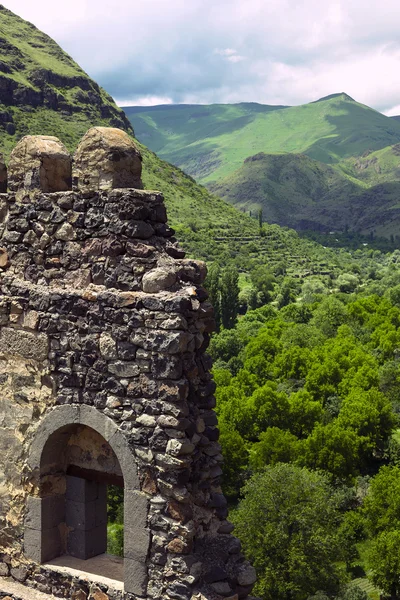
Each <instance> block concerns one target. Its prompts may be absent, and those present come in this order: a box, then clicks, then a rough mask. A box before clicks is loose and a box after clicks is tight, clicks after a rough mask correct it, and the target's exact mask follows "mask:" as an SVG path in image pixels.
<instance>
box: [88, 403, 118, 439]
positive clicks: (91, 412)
mask: <svg viewBox="0 0 400 600" xmlns="http://www.w3.org/2000/svg"><path fill="white" fill-rule="evenodd" d="M79 421H80V423H81V425H86V426H87V427H91V428H92V429H94V430H95V431H97V432H98V433H99V434H100V435H101V436H102V437H103V438H104V439H105V440H106V442H108V441H109V440H110V438H111V437H112V436H113V435H114V434H115V433H116V431H118V427H117V426H116V424H115V423H114V421H112V420H111V419H110V418H109V417H106V416H105V415H104V414H103V413H101V412H100V411H99V410H97V409H96V408H94V407H93V406H86V405H84V404H83V405H82V406H81V407H80V417H79Z"/></svg>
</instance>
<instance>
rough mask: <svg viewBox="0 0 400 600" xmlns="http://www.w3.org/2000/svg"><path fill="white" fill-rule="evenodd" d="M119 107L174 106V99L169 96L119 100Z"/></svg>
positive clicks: (117, 100)
mask: <svg viewBox="0 0 400 600" xmlns="http://www.w3.org/2000/svg"><path fill="white" fill-rule="evenodd" d="M116 102H117V104H118V106H132V105H135V106H157V105H159V104H173V101H172V98H169V97H168V96H141V97H139V98H138V97H134V98H125V99H118V98H116Z"/></svg>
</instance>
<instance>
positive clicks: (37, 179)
mask: <svg viewBox="0 0 400 600" xmlns="http://www.w3.org/2000/svg"><path fill="white" fill-rule="evenodd" d="M71 186H72V160H71V156H70V154H69V152H68V150H67V148H66V147H65V146H64V144H62V143H61V142H60V140H59V139H58V138H56V137H53V136H48V135H27V136H25V137H23V138H22V140H21V141H20V142H19V143H18V144H17V145H16V147H15V148H14V150H13V151H12V153H11V156H10V162H9V165H8V188H9V190H10V191H14V192H18V191H25V192H32V191H35V190H36V191H42V192H45V193H51V192H61V191H66V190H70V189H71Z"/></svg>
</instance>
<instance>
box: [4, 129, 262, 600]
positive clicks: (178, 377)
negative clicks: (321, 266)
mask: <svg viewBox="0 0 400 600" xmlns="http://www.w3.org/2000/svg"><path fill="white" fill-rule="evenodd" d="M3 162H4V161H3ZM0 184H1V186H2V191H5V190H7V189H8V190H9V191H8V193H1V194H0V391H1V393H0V576H1V578H3V579H1V578H0V597H4V596H5V595H7V593H6V591H7V590H4V591H3V592H2V591H1V590H2V581H3V582H4V586H3V587H4V588H6V587H7V586H6V582H10V585H11V582H12V580H13V581H15V582H20V583H22V584H24V585H25V586H28V587H30V588H35V589H36V592H35V593H38V594H39V593H45V594H53V595H54V596H56V597H62V598H72V599H75V600H85V599H86V598H94V599H95V600H107V598H109V599H115V600H121V599H122V598H125V599H129V600H134V599H136V598H148V599H149V600H150V599H151V600H158V599H161V598H163V599H171V600H219V599H221V598H225V599H226V600H227V599H230V600H237V599H238V598H240V599H244V598H246V597H247V596H248V595H249V594H250V593H251V590H252V586H253V585H254V582H255V572H254V569H253V568H252V567H251V566H250V565H249V563H248V562H246V561H245V559H244V558H243V556H242V555H241V551H240V543H239V541H238V540H237V539H236V538H235V537H233V535H231V532H232V529H233V527H232V525H231V524H230V523H229V521H227V520H226V517H227V505H226V500H225V498H224V496H223V494H222V492H221V487H220V476H221V464H222V456H221V450H220V446H219V444H218V429H217V418H216V415H215V413H214V411H213V409H214V406H215V398H214V395H213V394H214V391H215V385H214V382H213V380H212V377H211V375H210V367H211V363H210V359H209V357H208V356H207V354H206V353H205V350H206V348H207V345H208V340H209V336H210V333H211V332H212V330H213V327H214V321H213V311H212V307H211V305H210V304H209V303H208V302H207V293H206V291H205V290H204V289H203V288H202V287H201V284H202V282H203V281H204V277H205V274H206V268H205V265H204V264H203V263H202V262H198V261H195V260H190V259H185V258H184V252H183V251H182V250H181V249H180V248H179V246H178V245H177V243H176V241H175V239H174V237H173V234H174V232H173V230H172V229H170V228H169V227H168V224H167V217H166V211H165V207H164V203H163V198H162V196H161V194H160V193H158V192H150V191H143V190H142V183H141V156H140V153H139V151H138V150H137V148H136V146H135V145H134V143H133V141H132V140H131V139H130V138H129V137H128V135H127V134H125V133H124V132H122V131H120V130H117V129H108V128H102V127H95V128H93V129H91V130H89V131H88V132H87V134H86V135H85V136H84V137H83V139H82V141H81V143H80V145H79V147H78V149H77V151H76V153H75V156H74V159H73V160H72V159H71V157H70V155H69V153H68V151H67V150H66V148H65V147H64V146H63V144H61V142H60V141H59V140H58V139H57V138H54V137H47V136H27V137H25V138H23V139H22V140H21V141H20V142H19V144H18V145H17V147H16V148H15V149H14V151H13V152H12V155H11V158H10V161H9V166H8V172H7V170H6V168H5V165H4V164H1V165H0ZM109 484H113V485H119V486H121V487H122V486H123V488H124V511H125V512H124V514H125V517H124V559H123V565H124V576H123V579H124V582H123V586H124V588H123V591H122V589H120V588H119V589H118V586H116V587H115V588H114V586H113V585H112V583H110V584H107V585H105V584H103V585H102V584H96V585H94V584H93V583H92V582H91V579H90V575H85V576H83V575H82V576H79V575H77V574H71V573H69V572H68V570H65V569H60V570H59V571H58V570H57V569H55V568H54V567H53V568H50V567H49V566H48V564H47V563H48V562H49V561H51V560H53V559H55V558H57V557H61V559H59V560H61V561H62V557H63V556H68V555H69V556H73V557H76V558H77V559H81V560H82V564H83V565H84V564H85V561H87V560H88V559H89V558H91V557H93V556H96V555H99V554H102V553H104V551H105V547H106V535H107V529H106V528H107V515H106V511H107V507H106V496H105V494H106V486H107V485H109ZM83 570H84V567H83ZM8 595H9V594H8ZM10 597H14V598H17V597H18V598H19V596H17V595H15V594H14V595H11V596H10Z"/></svg>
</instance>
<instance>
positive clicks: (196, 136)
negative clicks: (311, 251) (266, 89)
mask: <svg viewBox="0 0 400 600" xmlns="http://www.w3.org/2000/svg"><path fill="white" fill-rule="evenodd" d="M127 114H128V116H129V118H130V120H131V122H132V123H133V124H134V125H135V128H136V133H137V135H138V137H139V139H143V140H144V139H146V143H148V144H149V146H150V147H152V148H154V147H156V148H157V151H158V152H159V153H160V155H161V156H163V157H165V158H167V159H168V160H170V161H171V162H174V164H177V165H180V166H181V167H182V168H183V169H184V170H185V171H186V172H188V173H190V174H192V175H193V176H194V177H196V179H197V180H198V181H200V182H202V183H204V184H205V185H206V186H207V187H208V188H209V189H210V190H211V191H213V192H214V193H216V194H217V195H219V196H220V197H222V198H224V199H225V200H227V201H228V202H230V203H231V204H233V205H235V206H237V207H239V208H241V209H242V210H251V211H254V210H258V208H259V207H262V209H263V216H264V219H265V220H266V221H268V222H271V223H279V224H280V225H286V226H290V227H294V228H296V229H299V230H301V229H314V230H317V231H321V230H322V231H323V230H330V229H334V230H338V229H344V228H346V227H350V229H354V230H360V231H362V232H363V233H370V232H374V233H376V234H377V235H383V236H388V235H392V234H395V233H396V231H397V229H398V225H399V224H400V212H399V210H398V209H399V198H400V183H399V179H400V156H399V153H400V144H399V142H400V127H399V126H400V121H398V120H396V119H392V118H389V117H386V116H384V115H382V114H381V113H379V112H377V111H375V110H372V109H370V108H368V107H367V106H364V105H362V104H359V103H358V102H355V101H354V100H353V99H352V98H350V97H349V96H347V95H346V94H333V95H331V96H327V97H325V98H321V99H320V100H318V101H317V102H312V103H310V104H306V105H303V106H297V107H269V106H262V105H256V104H238V105H211V106H193V105H192V106H184V105H182V106H160V107H152V108H151V109H149V108H143V107H136V108H135V109H127Z"/></svg>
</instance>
